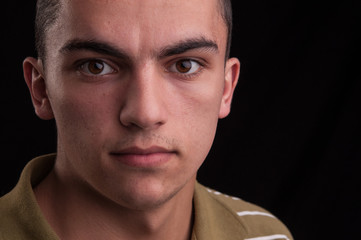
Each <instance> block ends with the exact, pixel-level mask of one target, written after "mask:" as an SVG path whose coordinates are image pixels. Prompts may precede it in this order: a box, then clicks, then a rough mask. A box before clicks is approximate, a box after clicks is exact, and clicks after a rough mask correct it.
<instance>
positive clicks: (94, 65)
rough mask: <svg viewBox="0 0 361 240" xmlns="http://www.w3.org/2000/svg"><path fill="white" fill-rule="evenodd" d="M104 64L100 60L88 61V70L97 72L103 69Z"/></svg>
mask: <svg viewBox="0 0 361 240" xmlns="http://www.w3.org/2000/svg"><path fill="white" fill-rule="evenodd" d="M103 69H104V65H103V64H102V63H100V62H95V61H92V62H90V63H89V71H90V72H91V73H93V74H99V73H101V72H102V71H103Z"/></svg>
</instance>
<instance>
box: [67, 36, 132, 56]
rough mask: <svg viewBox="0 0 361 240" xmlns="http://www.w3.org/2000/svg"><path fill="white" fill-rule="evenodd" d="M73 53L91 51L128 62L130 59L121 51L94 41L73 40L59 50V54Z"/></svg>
mask: <svg viewBox="0 0 361 240" xmlns="http://www.w3.org/2000/svg"><path fill="white" fill-rule="evenodd" d="M73 51H91V52H96V53H100V54H104V55H109V56H113V57H116V58H120V59H124V60H130V57H129V56H128V54H126V52H125V51H124V50H123V49H119V48H117V47H114V46H112V45H111V44H109V43H105V42H100V41H96V40H82V39H73V40H70V41H68V42H67V43H66V44H65V45H64V47H62V48H61V49H60V52H61V53H69V52H73Z"/></svg>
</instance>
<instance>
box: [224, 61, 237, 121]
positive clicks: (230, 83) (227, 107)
mask: <svg viewBox="0 0 361 240" xmlns="http://www.w3.org/2000/svg"><path fill="white" fill-rule="evenodd" d="M240 68H241V63H240V62H239V60H238V59H237V58H230V59H228V60H227V62H226V67H225V76H224V77H225V82H224V90H223V97H222V102H221V107H220V111H219V118H225V117H227V116H228V114H229V113H230V111H231V103H232V97H233V93H234V89H235V88H236V86H237V83H238V77H239V72H240Z"/></svg>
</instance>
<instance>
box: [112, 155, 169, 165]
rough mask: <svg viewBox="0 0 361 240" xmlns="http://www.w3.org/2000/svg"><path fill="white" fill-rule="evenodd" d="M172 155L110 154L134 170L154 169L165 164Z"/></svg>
mask: <svg viewBox="0 0 361 240" xmlns="http://www.w3.org/2000/svg"><path fill="white" fill-rule="evenodd" d="M173 155H174V153H151V154H111V156H112V157H113V158H115V159H116V160H117V161H119V162H120V163H122V164H124V165H127V166H130V167H135V168H155V167H161V166H162V165H164V164H166V163H167V162H168V161H169V160H170V159H171V157H172V156H173Z"/></svg>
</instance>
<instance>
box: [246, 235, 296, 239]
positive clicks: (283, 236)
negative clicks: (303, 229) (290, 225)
mask: <svg viewBox="0 0 361 240" xmlns="http://www.w3.org/2000/svg"><path fill="white" fill-rule="evenodd" d="M276 239H285V240H290V239H289V238H288V237H287V236H286V235H283V234H276V235H270V236H264V237H256V238H246V239H244V240H276Z"/></svg>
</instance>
